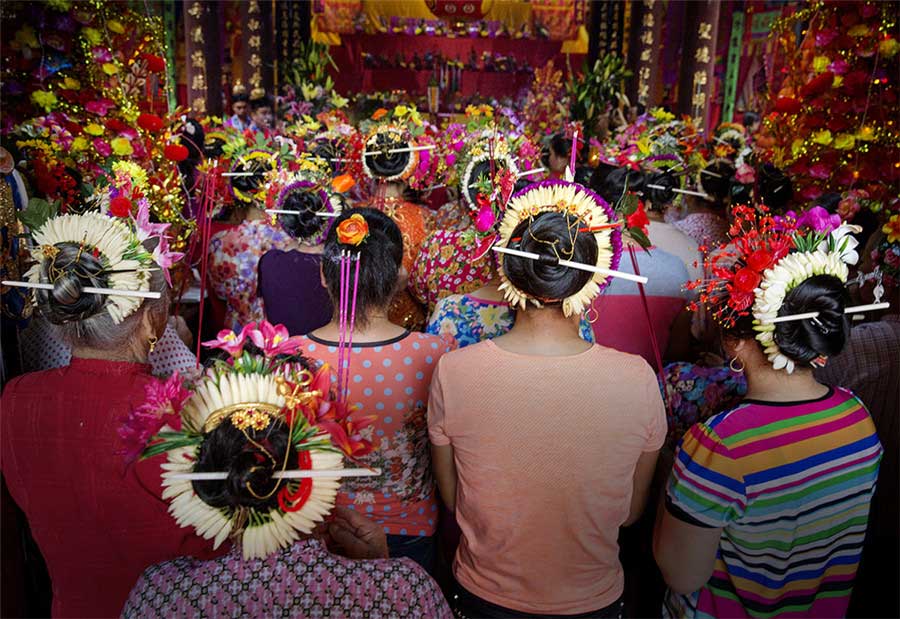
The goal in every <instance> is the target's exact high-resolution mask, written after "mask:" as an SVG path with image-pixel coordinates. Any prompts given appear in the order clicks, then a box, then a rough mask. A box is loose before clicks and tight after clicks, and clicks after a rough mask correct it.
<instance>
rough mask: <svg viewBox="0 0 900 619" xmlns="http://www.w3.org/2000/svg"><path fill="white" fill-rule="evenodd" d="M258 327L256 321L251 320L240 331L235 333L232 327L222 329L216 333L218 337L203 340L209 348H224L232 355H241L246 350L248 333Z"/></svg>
mask: <svg viewBox="0 0 900 619" xmlns="http://www.w3.org/2000/svg"><path fill="white" fill-rule="evenodd" d="M255 328H256V323H255V322H251V323H250V324H248V325H246V326H244V328H243V329H242V330H241V332H240V333H235V332H234V331H232V330H231V329H222V330H221V331H219V333H217V334H216V339H214V340H209V341H207V342H203V345H204V346H206V347H207V348H219V349H221V350H224V351H225V352H227V353H228V354H229V355H231V356H232V357H240V356H241V354H243V352H244V342H246V341H247V334H248V333H250V331H251V330H252V329H255Z"/></svg>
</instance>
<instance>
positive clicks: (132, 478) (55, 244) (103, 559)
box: [0, 195, 206, 617]
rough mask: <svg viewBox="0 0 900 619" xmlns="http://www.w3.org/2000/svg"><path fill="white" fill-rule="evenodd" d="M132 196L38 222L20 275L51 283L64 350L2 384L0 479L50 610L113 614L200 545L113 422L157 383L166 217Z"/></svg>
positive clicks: (40, 299)
mask: <svg viewBox="0 0 900 619" xmlns="http://www.w3.org/2000/svg"><path fill="white" fill-rule="evenodd" d="M120 198H121V200H120ZM128 202H129V200H128V198H127V197H125V196H123V195H119V196H115V197H113V198H112V199H111V200H110V212H109V214H100V213H97V212H88V213H85V214H82V215H74V214H70V215H60V216H58V217H55V218H53V219H50V220H48V221H46V222H45V223H43V224H42V225H40V226H38V227H37V229H36V230H35V231H34V240H35V247H34V249H33V250H32V257H33V259H34V260H35V265H34V266H33V267H32V268H31V270H30V271H29V272H28V273H27V274H26V277H27V279H28V280H29V281H30V282H31V283H33V284H44V285H46V284H49V285H51V287H52V290H44V289H38V290H36V291H35V300H36V302H37V307H38V311H39V312H40V313H41V314H42V315H43V316H44V317H45V318H46V319H47V320H48V321H49V322H50V323H51V324H53V325H54V327H55V328H56V330H57V332H58V334H59V335H60V336H61V338H62V339H63V340H64V341H65V342H67V343H68V344H69V345H71V347H72V360H71V361H70V363H69V364H68V365H67V366H65V367H63V368H59V369H53V370H47V371H43V372H34V373H31V374H25V375H23V376H20V377H18V378H16V379H14V380H12V381H10V382H9V384H8V385H6V389H5V390H4V392H3V401H2V415H0V428H2V432H0V437H2V449H0V454H2V456H0V457H2V468H3V476H4V478H5V480H6V484H7V486H8V487H9V490H10V493H11V495H12V497H13V498H14V499H15V501H16V503H17V504H18V505H19V506H20V507H21V508H22V510H23V511H24V512H25V514H26V516H27V517H28V520H29V524H30V526H31V531H32V533H33V534H34V537H35V540H36V541H37V544H38V546H39V548H40V550H41V553H42V554H43V556H44V559H45V560H46V563H47V567H48V569H49V573H50V580H51V583H52V586H53V615H54V616H78V617H110V616H117V615H118V614H119V612H120V611H121V608H122V604H123V603H124V601H125V598H126V597H127V595H128V590H129V588H130V587H131V585H132V584H133V583H134V580H135V579H136V578H137V576H138V575H139V574H140V572H141V570H143V569H144V567H146V566H147V565H149V564H150V563H154V562H156V561H161V560H165V559H169V558H172V557H176V556H178V555H183V554H191V553H192V552H195V551H205V550H206V545H205V544H202V542H201V540H199V539H198V538H197V537H195V536H194V535H193V534H192V533H190V532H188V531H184V530H182V531H179V532H178V534H176V535H172V530H171V523H170V521H169V517H168V515H167V514H166V506H165V502H164V501H162V500H161V499H160V485H159V474H160V470H159V466H158V465H153V464H147V463H139V464H134V465H132V464H130V462H129V460H128V458H127V457H123V455H122V454H123V452H124V449H125V447H124V444H123V442H122V441H121V439H120V436H119V433H118V429H119V425H120V420H121V419H122V418H124V417H125V416H126V415H127V414H128V413H129V411H130V410H131V409H132V408H133V407H134V406H136V405H137V404H138V403H139V402H140V400H141V399H142V398H143V394H144V389H145V387H146V386H147V385H148V384H150V383H151V381H152V376H151V375H150V373H149V366H148V365H147V355H148V353H149V352H150V351H151V350H152V349H153V348H154V347H155V346H156V343H157V341H158V338H159V337H160V336H161V335H162V332H163V329H164V328H165V324H166V316H167V313H168V291H167V287H166V277H167V276H168V274H167V272H166V270H167V267H168V265H169V264H170V262H171V259H172V258H173V256H172V254H171V253H169V252H168V250H167V241H166V238H165V236H164V233H165V230H166V228H167V227H168V226H167V225H165V224H149V223H148V222H147V221H146V219H144V218H142V217H141V216H140V215H139V216H138V217H137V223H136V224H135V223H134V222H133V220H132V219H131V218H130V214H131V211H130V207H129V205H128V204H126V203H128ZM120 207H122V208H124V211H120V210H119V208H120ZM114 213H120V215H122V216H118V217H117V216H115V215H114ZM151 237H156V238H155V239H154V240H155V241H156V248H155V249H153V250H148V249H146V248H145V246H144V245H143V244H142V239H143V240H144V242H146V241H147V239H149V238H151ZM98 291H100V292H98ZM104 291H106V293H103V292H104ZM120 293H124V294H120ZM129 293H130V294H129ZM125 295H129V296H125Z"/></svg>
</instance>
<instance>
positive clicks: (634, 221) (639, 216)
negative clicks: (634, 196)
mask: <svg viewBox="0 0 900 619" xmlns="http://www.w3.org/2000/svg"><path fill="white" fill-rule="evenodd" d="M625 223H626V224H627V225H628V227H629V228H640V229H641V231H644V230H646V228H647V226H649V225H650V220H649V219H648V218H647V211H645V210H644V203H643V202H641V201H638V206H637V209H636V210H635V211H634V212H633V213H632V214H631V215H629V216H628V217H627V218H626V220H625Z"/></svg>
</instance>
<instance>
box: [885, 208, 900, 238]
mask: <svg viewBox="0 0 900 619" xmlns="http://www.w3.org/2000/svg"><path fill="white" fill-rule="evenodd" d="M881 231H882V232H884V233H885V234H886V235H887V240H888V243H896V242H897V241H900V215H892V216H891V218H890V219H888V220H887V223H886V224H884V225H883V226H881Z"/></svg>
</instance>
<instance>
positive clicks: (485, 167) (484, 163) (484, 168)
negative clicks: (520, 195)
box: [460, 157, 531, 204]
mask: <svg viewBox="0 0 900 619" xmlns="http://www.w3.org/2000/svg"><path fill="white" fill-rule="evenodd" d="M491 165H492V164H491V159H490V158H488V159H483V160H481V161H479V162H478V163H476V164H475V165H474V166H472V174H471V175H470V176H469V186H468V187H460V190H461V191H464V192H466V194H467V195H468V196H469V200H471V202H472V204H475V197H476V196H477V195H478V187H473V185H475V184H476V183H477V182H478V179H480V178H481V177H482V176H484V177H485V178H487V179H491V178H492V177H491ZM493 166H494V170H495V171H496V170H497V169H499V168H501V167H502V168H503V169H506V159H504V158H502V157H501V158H498V159H494V163H493ZM523 178H524V177H523ZM523 178H519V179H516V183H517V185H518V184H519V181H521V180H523ZM530 184H531V181H529V180H526V185H525V186H526V187H527V186H528V185H530ZM517 191H518V189H517Z"/></svg>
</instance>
